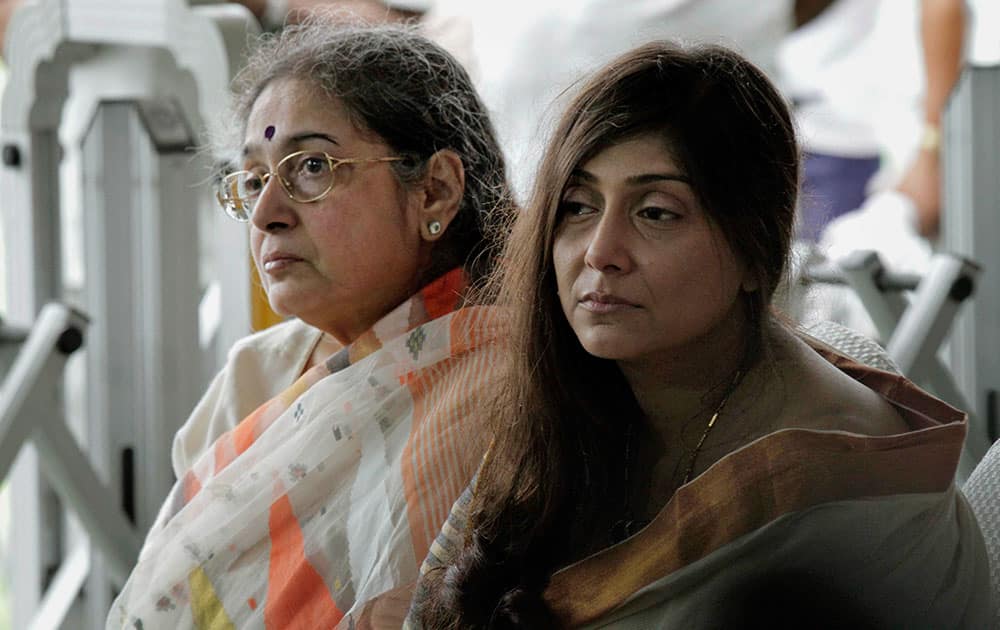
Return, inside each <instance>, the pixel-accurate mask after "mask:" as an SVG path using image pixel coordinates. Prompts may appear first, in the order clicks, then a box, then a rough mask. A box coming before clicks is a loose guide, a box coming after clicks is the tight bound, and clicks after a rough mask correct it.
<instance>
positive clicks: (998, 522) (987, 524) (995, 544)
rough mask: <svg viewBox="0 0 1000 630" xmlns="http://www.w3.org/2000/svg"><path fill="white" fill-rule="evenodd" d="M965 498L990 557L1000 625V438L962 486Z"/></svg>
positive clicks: (996, 614)
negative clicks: (974, 516)
mask: <svg viewBox="0 0 1000 630" xmlns="http://www.w3.org/2000/svg"><path fill="white" fill-rule="evenodd" d="M962 492H963V493H964V494H965V498H966V499H968V500H969V505H970V506H972V512H973V514H975V515H976V520H977V521H979V529H981V530H982V532H983V540H985V541H986V553H987V555H988V556H989V561H990V584H991V586H992V587H993V618H994V620H995V624H994V625H995V626H996V627H1000V501H998V500H997V496H1000V442H994V444H993V446H992V447H990V450H988V451H987V452H986V455H985V456H984V457H983V458H982V459H981V460H980V461H979V463H978V464H977V465H976V468H975V469H974V470H973V471H972V474H971V475H969V480H968V481H967V482H965V485H964V486H962Z"/></svg>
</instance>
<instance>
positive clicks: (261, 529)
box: [107, 270, 500, 630]
mask: <svg viewBox="0 0 1000 630" xmlns="http://www.w3.org/2000/svg"><path fill="white" fill-rule="evenodd" d="M464 289H465V280H464V276H463V274H462V271H461V270H454V271H452V272H450V273H449V274H447V275H445V276H443V277H442V278H440V279H439V280H437V281H435V282H434V283H432V284H431V285H428V286H427V287H426V288H425V289H424V290H422V291H421V292H420V293H419V294H418V295H416V296H414V297H413V298H411V299H410V300H408V301H407V302H405V303H404V304H402V305H400V306H399V307H397V308H396V309H395V310H393V311H392V312H391V313H389V314H388V315H387V316H385V317H384V318H383V319H382V320H380V321H379V322H378V323H377V324H376V325H375V326H374V327H373V328H372V329H371V330H370V331H369V332H367V333H365V334H364V335H363V336H362V337H360V338H359V339H358V340H356V341H355V342H354V343H353V344H352V345H350V346H348V347H347V348H344V349H343V350H341V351H340V352H338V353H336V354H335V355H333V356H331V357H330V358H329V359H328V360H327V361H326V362H325V363H324V364H322V365H318V366H316V367H314V368H313V369H311V370H309V371H308V372H306V373H305V374H304V375H303V376H302V377H301V378H300V379H299V380H298V381H296V382H295V383H294V384H293V385H292V386H291V387H290V388H289V389H288V390H286V391H285V392H283V393H282V394H281V395H279V396H278V397H276V398H274V399H272V400H271V401H269V402H268V403H266V404H264V405H262V406H261V407H260V408H259V409H257V410H256V411H255V412H254V413H252V414H250V415H249V416H248V417H247V418H246V419H245V420H243V421H242V422H241V423H240V424H239V425H238V426H237V427H236V428H235V429H234V430H233V431H231V432H229V433H226V434H224V435H222V436H221V437H220V438H219V439H218V440H217V441H216V443H215V445H214V447H213V448H212V449H211V450H209V451H208V452H206V453H205V454H204V455H203V456H202V457H201V458H200V459H199V460H198V462H197V463H196V464H195V465H194V467H193V468H192V469H191V470H190V471H189V472H188V474H187V475H186V476H185V477H184V479H182V480H180V481H179V482H178V483H177V484H176V485H175V487H174V489H173V491H172V492H171V495H170V497H168V499H167V501H166V503H165V504H164V506H163V508H162V509H161V511H160V514H159V516H158V517H157V521H156V524H155V525H154V526H153V528H152V529H151V531H150V534H149V536H148V538H147V539H146V542H145V545H144V546H143V549H142V552H141V554H140V557H139V562H138V564H137V565H136V567H135V569H134V570H133V572H132V575H131V576H130V577H129V579H128V582H127V583H126V584H125V587H124V589H123V590H122V593H121V594H120V595H119V597H118V599H117V600H116V601H115V604H114V605H113V607H112V610H111V613H110V615H109V618H108V623H107V627H108V628H124V627H127V628H144V629H146V630H148V629H150V628H176V627H194V628H212V629H215V628H302V629H309V630H312V629H315V628H333V627H338V626H339V627H345V628H346V627H352V628H364V627H374V625H380V624H379V623H378V622H379V618H380V616H383V620H384V621H385V622H387V623H389V624H393V623H395V624H397V625H398V623H401V622H402V617H401V616H399V618H398V619H396V614H397V613H398V614H399V615H402V614H404V613H405V609H406V603H407V602H408V600H409V594H410V592H411V590H412V586H413V583H414V582H415V581H416V578H417V567H418V563H419V562H420V560H422V559H423V558H424V556H425V555H426V554H427V551H428V548H429V547H430V544H431V542H432V541H433V539H434V537H435V535H436V534H437V532H438V530H439V529H440V526H441V524H442V523H443V522H444V520H445V519H446V517H447V515H448V511H449V509H450V507H451V505H452V503H453V502H454V501H455V499H456V498H457V497H458V496H459V494H460V493H461V491H462V489H463V488H464V487H465V485H466V484H467V483H468V480H469V479H470V478H471V476H472V473H473V472H474V471H475V469H476V467H477V465H478V463H479V460H480V456H481V453H482V448H481V447H482V446H483V445H482V444H481V443H480V441H479V439H478V435H477V434H478V432H477V431H476V430H475V428H474V426H473V424H472V423H473V421H474V420H475V418H476V416H477V415H479V414H478V413H477V412H476V405H477V404H479V402H480V398H481V397H480V392H481V390H482V388H483V387H484V386H485V385H486V384H487V383H488V382H489V379H490V376H491V370H492V366H493V365H494V364H495V362H496V361H495V359H496V353H497V352H498V350H499V348H498V342H499V339H500V334H499V324H498V322H497V318H496V317H495V316H494V315H495V313H494V312H493V310H492V309H490V308H489V307H468V308H458V309H457V310H455V309H456V307H457V306H458V305H459V304H460V303H461V299H462V293H463V291H464ZM380 602H381V603H384V604H386V605H384V606H380ZM386 614H388V615H389V616H388V617H385V615H386Z"/></svg>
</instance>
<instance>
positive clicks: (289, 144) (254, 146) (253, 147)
mask: <svg viewBox="0 0 1000 630" xmlns="http://www.w3.org/2000/svg"><path fill="white" fill-rule="evenodd" d="M307 140H323V141H325V142H329V143H330V144H333V145H336V146H340V143H339V142H337V139H336V138H335V137H334V136H331V135H330V134H328V133H322V132H319V131H305V132H302V133H299V134H296V135H294V136H291V137H289V138H286V139H284V140H283V141H282V142H281V147H282V149H283V150H290V149H292V148H293V147H295V146H297V145H300V144H302V143H303V142H305V141H307ZM261 146H262V145H261V144H260V143H259V142H248V143H246V144H245V145H243V157H247V156H249V155H250V154H251V153H254V152H256V151H259V150H260V149H261Z"/></svg>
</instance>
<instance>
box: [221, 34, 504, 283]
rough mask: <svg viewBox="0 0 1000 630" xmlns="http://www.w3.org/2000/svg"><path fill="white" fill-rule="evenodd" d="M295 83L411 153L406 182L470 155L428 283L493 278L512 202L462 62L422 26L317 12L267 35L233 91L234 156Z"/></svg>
mask: <svg viewBox="0 0 1000 630" xmlns="http://www.w3.org/2000/svg"><path fill="white" fill-rule="evenodd" d="M286 78H295V79H299V80H304V81H307V82H309V83H310V84H312V85H313V86H314V87H316V88H318V89H319V90H320V92H321V93H323V94H326V95H328V96H329V97H331V98H337V99H339V100H340V101H341V102H342V103H343V104H344V105H345V107H346V108H347V111H348V112H349V115H350V116H351V118H352V122H353V123H354V124H355V125H356V126H357V128H358V129H359V130H362V131H367V132H372V133H374V134H375V135H377V136H378V137H379V138H380V139H381V140H382V141H383V142H385V143H386V144H387V145H389V147H390V148H391V149H393V150H394V151H395V153H396V154H397V155H401V156H403V157H404V158H405V159H404V160H402V161H399V162H394V163H392V168H393V169H394V172H395V173H396V176H397V177H398V178H399V180H400V182H402V183H403V184H404V185H408V184H412V183H415V182H417V181H419V180H420V179H421V178H422V177H423V176H424V175H425V173H426V167H427V160H428V159H429V158H430V157H431V156H432V155H434V153H435V152H437V151H439V150H442V149H450V150H452V151H454V152H455V153H457V154H458V155H459V156H460V157H461V159H462V164H463V167H464V169H465V191H464V193H463V197H462V202H461V204H460V207H459V211H458V214H457V215H456V216H455V219H454V220H453V221H452V222H451V224H450V225H449V227H448V230H447V231H446V232H445V235H444V236H443V237H442V239H441V240H440V241H439V242H438V244H437V246H436V247H435V249H434V254H433V259H434V260H433V262H432V264H431V267H430V268H429V269H427V270H425V272H424V278H423V279H424V280H430V279H432V278H434V277H435V276H437V275H440V274H441V273H443V272H445V271H447V270H448V269H451V268H453V267H456V266H459V265H462V266H464V267H465V269H466V271H467V272H468V273H469V275H470V276H471V278H472V280H473V281H480V280H482V279H483V278H485V276H486V275H487V274H488V273H489V272H490V271H491V269H492V266H493V262H494V261H495V256H496V252H497V251H498V248H499V243H500V240H502V235H503V233H504V232H505V227H506V225H507V223H508V220H509V218H510V214H511V210H512V201H511V200H512V197H511V195H510V189H509V186H508V182H507V178H506V174H505V169H504V159H503V153H502V152H501V150H500V146H499V144H498V142H497V139H496V134H495V132H494V129H493V125H492V123H491V122H490V119H489V116H488V114H487V112H486V107H485V106H484V105H483V103H482V101H481V100H480V99H479V96H478V95H477V94H476V91H475V88H474V87H473V85H472V80H471V79H470V78H469V75H468V73H466V71H465V69H464V68H462V66H461V65H460V64H459V63H458V61H456V60H455V58H454V57H452V56H451V55H450V54H449V53H448V52H446V51H445V50H444V49H442V48H441V47H440V46H438V45H437V44H435V43H433V42H431V41H430V40H428V39H427V38H425V37H423V36H422V35H420V34H418V33H417V31H416V28H415V27H412V26H398V25H394V26H389V25H379V26H373V25H364V24H353V25H345V24H343V23H342V22H339V23H338V22H334V21H331V20H330V19H329V16H326V17H324V16H322V15H315V16H313V17H310V18H308V19H306V20H305V21H304V22H302V23H301V24H296V25H292V26H288V27H286V28H285V29H283V30H282V31H281V32H280V33H278V34H265V35H264V36H262V37H261V38H260V39H259V41H258V42H257V45H256V46H255V48H254V49H253V51H252V52H251V54H250V58H249V59H248V62H247V65H246V66H245V67H244V68H243V70H241V71H240V73H239V74H238V75H237V77H236V79H235V81H234V84H233V89H234V94H235V100H234V103H233V107H232V116H231V120H232V122H233V127H232V128H231V129H230V133H229V134H227V136H228V144H229V147H228V149H229V150H228V151H226V153H228V154H229V155H234V154H236V151H235V150H234V149H236V146H238V145H239V144H241V143H242V140H243V137H244V135H245V131H246V123H247V120H248V118H249V115H250V111H251V109H252V108H253V105H254V102H255V101H256V100H257V98H258V96H259V95H260V93H261V92H262V91H263V90H264V88H265V87H267V85H268V84H269V83H271V82H272V81H274V80H277V79H286ZM224 142H225V141H224ZM220 148H222V147H220Z"/></svg>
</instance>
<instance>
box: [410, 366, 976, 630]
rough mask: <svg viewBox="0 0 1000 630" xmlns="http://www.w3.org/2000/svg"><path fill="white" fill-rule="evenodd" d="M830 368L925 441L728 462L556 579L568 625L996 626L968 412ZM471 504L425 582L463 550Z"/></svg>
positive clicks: (901, 384) (803, 432) (803, 450)
mask: <svg viewBox="0 0 1000 630" xmlns="http://www.w3.org/2000/svg"><path fill="white" fill-rule="evenodd" d="M821 354H823V355H824V357H825V358H826V359H827V360H828V361H830V362H831V363H833V364H834V365H836V366H837V367H838V368H840V369H841V370H842V371H844V372H845V373H846V374H848V375H849V376H851V377H853V378H855V379H856V380H857V381H859V382H860V383H862V384H864V385H866V386H867V387H869V388H870V389H872V390H874V391H876V392H877V393H879V394H880V395H882V396H883V397H884V398H885V399H886V400H888V401H889V402H890V403H892V404H893V405H894V407H895V408H896V410H897V411H898V412H899V413H900V415H901V416H902V417H903V419H904V420H905V421H906V423H907V424H908V425H909V429H910V430H909V431H907V432H905V433H901V434H898V435H890V436H883V437H873V436H865V435H859V434H854V433H847V432H843V431H819V430H807V429H785V430H781V431H777V432H774V433H771V434H769V435H766V436H764V437H762V438H760V439H758V440H756V441H754V442H752V443H750V444H748V445H746V446H744V447H742V448H740V449H738V450H736V451H734V452H732V453H730V454H728V455H727V456H725V457H723V458H722V459H720V460H719V461H718V462H716V463H715V464H714V465H712V466H711V467H710V468H709V469H708V470H706V471H705V472H704V473H702V474H701V475H699V476H698V477H696V478H695V479H693V480H692V481H691V482H690V483H688V484H686V485H684V486H682V487H681V488H680V489H679V490H678V491H677V493H676V494H675V495H674V496H673V497H672V498H671V499H670V501H669V502H668V503H667V504H666V505H665V506H664V507H663V509H662V510H661V511H660V513H659V514H658V515H657V516H656V518H655V519H654V520H653V521H652V522H651V523H650V524H649V525H648V526H647V527H645V528H644V529H643V530H641V531H639V532H638V533H636V534H635V535H634V536H632V537H630V538H628V539H626V540H624V541H623V542H621V543H619V544H617V545H615V546H613V547H610V548H607V549H605V550H603V551H601V552H599V553H597V554H594V555H593V556H590V557H588V558H585V559H583V560H581V561H579V562H576V563H574V564H572V565H570V566H568V567H565V568H563V569H561V570H560V571H558V572H556V573H555V574H554V575H553V576H552V579H551V581H550V583H549V585H548V587H547V588H546V590H545V592H544V598H545V600H546V602H548V604H549V606H550V608H551V609H552V610H553V612H554V613H555V614H556V616H557V617H558V618H559V619H560V620H561V621H562V623H563V624H564V625H565V626H566V627H593V628H598V627H614V628H664V627H665V628H715V627H758V626H766V625H770V624H771V623H772V622H773V623H774V625H779V626H782V625H785V626H787V627H791V624H792V623H796V624H803V623H804V624H805V625H806V626H807V627H808V626H815V625H816V624H815V623H809V621H810V619H809V616H810V615H818V614H821V613H822V611H827V612H830V611H832V612H831V614H835V615H837V616H838V618H840V619H842V620H844V621H850V622H851V623H850V624H849V625H851V626H852V627H898V628H985V627H988V625H989V616H988V615H989V600H990V593H989V573H988V566H987V559H986V554H985V549H984V543H983V540H982V535H981V533H980V531H979V528H978V525H977V524H976V522H975V519H974V517H973V515H972V512H971V510H970V509H969V506H968V504H967V503H966V501H965V499H964V497H962V495H961V493H959V492H958V491H957V490H956V488H955V485H954V481H953V479H954V474H955V469H956V466H957V463H958V458H959V455H960V453H961V449H962V442H963V440H964V437H965V432H966V426H965V417H964V414H962V413H961V412H958V411H956V410H954V409H952V408H951V407H949V406H947V405H946V404H944V403H942V402H940V401H939V400H937V399H935V398H933V397H931V396H929V395H928V394H926V393H924V392H923V391H921V390H920V389H918V388H917V387H916V386H914V385H913V384H912V383H910V382H909V381H908V380H906V379H905V378H903V377H901V376H898V375H894V374H889V373H887V372H882V371H880V370H875V369H872V368H867V367H864V366H862V365H859V364H857V363H854V362H853V361H851V360H849V359H846V358H844V357H842V356H839V355H836V354H834V353H829V352H825V351H821ZM471 496H472V492H471V490H468V489H467V490H466V492H465V493H463V496H462V497H461V498H460V500H459V501H458V502H457V503H456V505H455V506H454V508H453V510H452V514H451V515H450V516H449V520H448V523H446V524H445V526H444V528H443V530H442V533H441V535H440V536H439V537H438V539H437V540H436V541H435V544H434V545H433V546H432V549H431V553H430V555H429V556H428V558H427V559H426V560H425V562H424V564H423V566H422V567H421V572H422V573H427V572H429V571H433V570H436V569H440V568H441V567H443V566H444V565H446V564H448V562H449V561H450V559H451V558H453V557H454V556H455V554H456V553H457V551H458V550H459V549H460V548H461V546H462V545H463V543H464V533H463V532H464V530H465V528H466V526H467V507H468V504H469V502H470V500H471ZM421 596H422V595H421V594H418V596H417V597H418V598H419V597H421ZM779 621H780V623H779ZM814 621H817V622H819V621H822V622H823V623H829V621H830V620H829V619H819V618H818V617H817V618H815V619H814ZM417 625H418V624H417V623H416V621H415V620H412V619H411V620H409V621H408V624H407V626H408V627H417ZM831 627H832V626H831Z"/></svg>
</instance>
